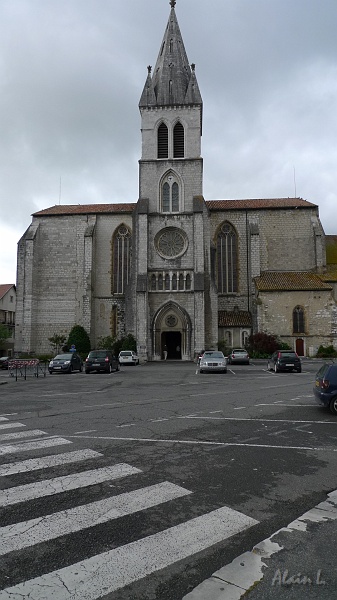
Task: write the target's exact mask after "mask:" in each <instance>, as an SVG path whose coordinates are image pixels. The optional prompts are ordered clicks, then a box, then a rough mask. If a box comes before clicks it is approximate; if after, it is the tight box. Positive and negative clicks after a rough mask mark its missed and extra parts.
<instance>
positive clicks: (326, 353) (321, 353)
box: [316, 345, 337, 358]
mask: <svg viewBox="0 0 337 600" xmlns="http://www.w3.org/2000/svg"><path fill="white" fill-rule="evenodd" d="M316 357H317V358H336V357H337V351H336V350H335V349H334V347H333V346H332V345H331V346H325V347H324V346H320V347H319V348H318V350H317V354H316Z"/></svg>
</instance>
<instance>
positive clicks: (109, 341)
mask: <svg viewBox="0 0 337 600" xmlns="http://www.w3.org/2000/svg"><path fill="white" fill-rule="evenodd" d="M115 343H116V338H114V337H112V335H107V336H105V337H100V338H99V340H98V342H97V348H98V349H101V350H110V351H111V352H113V351H114V346H115Z"/></svg>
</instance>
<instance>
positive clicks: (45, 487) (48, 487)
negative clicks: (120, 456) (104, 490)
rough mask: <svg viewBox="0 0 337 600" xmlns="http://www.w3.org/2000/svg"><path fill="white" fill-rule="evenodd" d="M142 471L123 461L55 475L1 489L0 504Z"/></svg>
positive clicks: (76, 487) (72, 488) (55, 492)
mask: <svg viewBox="0 0 337 600" xmlns="http://www.w3.org/2000/svg"><path fill="white" fill-rule="evenodd" d="M136 473H141V471H140V469H136V467H131V466H130V465H127V464H124V463H121V464H118V465H114V466H113V467H102V468H101V469H92V470H90V471H82V473H73V474H72V475H65V476H64V477H55V478H54V479H45V480H44V481H37V482H35V483H28V484H27V485H19V486H17V487H12V488H7V489H4V490H1V491H0V506H10V505H11V504H18V503H19V502H26V501H27V500H33V499H35V498H44V497H45V496H53V495H54V494H59V493H61V492H67V491H68V490H77V489H78V488H83V487H88V486H90V485H95V484H97V483H102V482H103V481H110V480H112V479H119V478H120V477H126V476H128V475H135V474H136Z"/></svg>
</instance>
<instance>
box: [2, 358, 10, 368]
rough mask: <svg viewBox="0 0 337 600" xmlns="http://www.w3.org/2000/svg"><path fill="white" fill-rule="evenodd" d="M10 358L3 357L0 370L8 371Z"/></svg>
mask: <svg viewBox="0 0 337 600" xmlns="http://www.w3.org/2000/svg"><path fill="white" fill-rule="evenodd" d="M8 361H9V356H1V358H0V369H8Z"/></svg>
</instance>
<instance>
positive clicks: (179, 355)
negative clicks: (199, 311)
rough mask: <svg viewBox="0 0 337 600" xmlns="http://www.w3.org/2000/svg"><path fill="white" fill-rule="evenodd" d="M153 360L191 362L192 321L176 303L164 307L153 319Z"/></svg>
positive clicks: (169, 303)
mask: <svg viewBox="0 0 337 600" xmlns="http://www.w3.org/2000/svg"><path fill="white" fill-rule="evenodd" d="M152 333H153V339H152V344H153V346H152V347H153V358H154V360H160V359H163V358H164V350H166V351H167V359H168V360H170V359H171V360H190V358H191V320H190V318H189V316H188V314H187V313H186V311H185V310H184V309H183V308H181V307H180V306H179V305H178V304H176V303H175V302H168V303H167V304H165V306H162V308H160V309H159V310H158V312H157V313H156V315H155V317H154V319H153V326H152Z"/></svg>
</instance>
